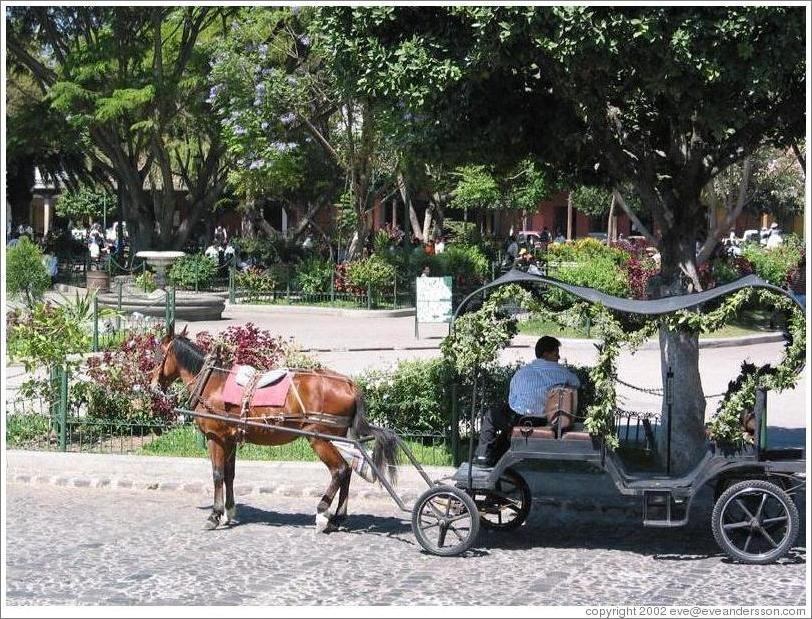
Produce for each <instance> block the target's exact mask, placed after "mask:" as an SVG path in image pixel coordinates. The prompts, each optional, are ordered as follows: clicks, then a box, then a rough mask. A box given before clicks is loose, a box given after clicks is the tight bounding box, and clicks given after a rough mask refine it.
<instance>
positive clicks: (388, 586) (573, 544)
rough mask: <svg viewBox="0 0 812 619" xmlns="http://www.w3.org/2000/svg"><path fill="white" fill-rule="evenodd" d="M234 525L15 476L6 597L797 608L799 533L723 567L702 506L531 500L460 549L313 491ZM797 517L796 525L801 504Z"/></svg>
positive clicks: (169, 496) (180, 498)
mask: <svg viewBox="0 0 812 619" xmlns="http://www.w3.org/2000/svg"><path fill="white" fill-rule="evenodd" d="M237 502H238V508H239V510H240V513H239V516H240V520H241V524H240V525H238V526H235V527H233V528H230V529H218V530H216V531H214V532H204V531H203V530H202V528H201V527H202V524H203V521H204V519H205V517H206V515H207V514H208V510H209V508H210V499H209V498H208V496H207V495H205V494H192V493H184V492H165V493H164V492H160V491H146V490H140V491H136V490H121V489H110V488H105V489H97V488H61V487H53V486H37V485H24V484H17V483H10V484H9V485H8V487H7V495H6V506H7V520H6V522H7V525H8V527H7V531H6V535H7V546H6V557H7V566H6V567H7V601H8V603H9V604H10V605H45V604H77V605H94V604H104V605H134V604H162V605H172V604H196V605H225V604H257V605H287V604H290V605H316V604H331V605H336V604H337V605H376V604H399V605H415V604H421V605H422V604H425V605H435V604H454V605H469V604H499V605H503V604H504V605H509V604H521V605H559V604H562V605H588V604H593V605H597V604H606V605H615V604H657V605H660V604H662V605H665V604H703V605H706V604H707V605H716V604H724V605H803V604H804V603H805V601H806V594H805V587H804V571H805V567H806V566H805V560H806V550H805V546H806V541H805V537H804V535H803V533H802V534H801V537H800V538H799V541H798V548H796V549H795V550H794V551H793V552H791V553H790V555H789V557H788V558H787V559H785V560H783V561H782V562H781V563H779V564H777V565H769V566H763V567H761V566H744V565H737V564H733V563H730V562H729V561H728V560H727V559H725V558H724V557H723V556H722V555H721V554H720V553H719V551H718V547H717V546H716V544H715V543H714V541H713V537H712V534H711V532H710V527H709V526H708V519H707V514H706V513H704V512H702V511H697V512H696V513H695V514H694V515H693V516H694V518H693V523H692V524H691V525H690V526H689V527H687V528H685V529H676V530H657V529H643V528H642V527H641V526H640V524H639V523H638V522H637V521H636V520H634V519H631V518H626V519H622V520H612V519H608V518H606V517H605V516H604V517H602V518H598V519H589V518H588V517H584V518H583V519H581V518H579V519H577V520H576V521H572V519H570V520H568V521H567V522H566V523H565V522H564V521H561V520H559V519H555V518H554V519H549V518H545V517H544V508H543V507H539V506H538V505H537V506H536V507H534V509H533V513H532V514H531V517H530V519H529V521H528V523H527V524H526V525H525V526H524V527H522V528H521V529H519V530H518V531H516V532H514V533H507V534H496V533H489V532H487V531H483V532H482V533H481V534H480V537H479V539H478V542H477V544H476V546H475V549H474V550H473V551H472V552H470V553H469V554H468V555H467V556H463V557H457V558H450V559H444V558H439V557H434V556H431V555H428V554H426V553H424V552H422V551H421V549H420V546H419V545H418V544H417V542H416V541H415V539H414V536H413V535H412V532H411V527H410V525H409V522H408V519H407V518H408V515H407V514H405V513H402V512H399V511H398V510H397V508H396V507H395V506H394V504H393V503H390V502H381V501H370V500H366V501H361V500H355V501H354V502H351V503H350V518H349V520H348V523H347V526H348V529H347V530H342V531H339V532H337V533H333V534H330V535H323V534H316V533H315V531H314V529H313V526H312V525H313V521H314V516H313V512H314V509H315V503H314V499H312V498H310V497H308V498H291V497H280V496H270V495H259V494H252V495H247V496H242V497H239V496H238V497H237ZM802 522H805V519H804V516H803V514H802Z"/></svg>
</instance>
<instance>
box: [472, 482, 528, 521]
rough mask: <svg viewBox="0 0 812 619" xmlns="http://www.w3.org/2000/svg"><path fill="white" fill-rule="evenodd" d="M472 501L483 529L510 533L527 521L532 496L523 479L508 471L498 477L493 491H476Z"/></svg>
mask: <svg viewBox="0 0 812 619" xmlns="http://www.w3.org/2000/svg"><path fill="white" fill-rule="evenodd" d="M474 501H475V502H476V505H477V507H478V508H479V517H480V522H481V523H482V526H483V527H485V528H486V529H493V530H496V531H512V530H513V529H517V528H519V527H520V526H522V524H523V523H524V521H525V520H527V516H528V515H529V514H530V504H531V501H532V495H531V494H530V488H529V487H528V485H527V482H526V481H525V480H524V478H523V477H522V476H521V475H519V474H518V473H516V472H515V471H513V470H511V469H508V470H507V471H505V472H504V473H502V475H500V476H499V479H498V480H497V481H496V485H495V486H494V488H493V490H477V491H476V492H475V494H474Z"/></svg>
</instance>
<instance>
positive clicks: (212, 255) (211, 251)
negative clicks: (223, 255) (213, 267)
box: [205, 245, 220, 264]
mask: <svg viewBox="0 0 812 619" xmlns="http://www.w3.org/2000/svg"><path fill="white" fill-rule="evenodd" d="M205 255H206V258H208V259H209V260H211V261H212V262H214V263H215V264H216V263H217V262H218V261H219V259H220V253H219V252H218V251H217V248H216V247H215V246H214V245H209V246H208V247H207V248H206V251H205Z"/></svg>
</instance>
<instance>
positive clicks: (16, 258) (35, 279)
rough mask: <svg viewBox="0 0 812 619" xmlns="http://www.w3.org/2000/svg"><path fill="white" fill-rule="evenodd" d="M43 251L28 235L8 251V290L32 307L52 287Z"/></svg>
mask: <svg viewBox="0 0 812 619" xmlns="http://www.w3.org/2000/svg"><path fill="white" fill-rule="evenodd" d="M42 258H43V256H42V252H41V251H40V249H39V247H37V246H36V245H35V244H34V243H32V242H31V240H30V239H29V238H28V237H27V236H22V237H20V239H19V240H18V241H17V244H16V245H15V246H14V247H10V248H8V250H7V251H6V292H7V293H8V294H10V295H12V296H17V297H20V298H22V299H23V300H24V301H25V303H26V304H27V305H28V306H29V307H31V306H32V305H33V304H34V303H35V302H36V301H37V300H38V299H41V298H42V295H43V293H44V292H45V291H46V290H48V289H49V288H50V287H51V276H50V275H48V271H47V269H46V268H45V265H44V264H43V262H42Z"/></svg>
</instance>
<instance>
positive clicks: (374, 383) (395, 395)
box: [357, 359, 451, 434]
mask: <svg viewBox="0 0 812 619" xmlns="http://www.w3.org/2000/svg"><path fill="white" fill-rule="evenodd" d="M357 383H358V386H359V387H360V388H361V390H362V391H363V393H364V397H365V400H366V407H367V414H368V415H369V418H370V420H371V421H372V422H373V423H375V424H377V425H382V426H384V427H387V428H398V430H399V431H401V432H406V433H443V434H444V433H446V432H447V431H448V428H449V426H450V422H451V401H450V393H449V385H450V382H449V373H448V368H447V366H446V365H445V363H444V362H443V361H442V360H441V359H432V360H427V361H423V360H415V361H401V362H400V363H399V364H398V365H397V367H395V368H394V369H391V370H371V371H368V372H366V373H364V374H362V375H361V376H359V377H358V379H357Z"/></svg>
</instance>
